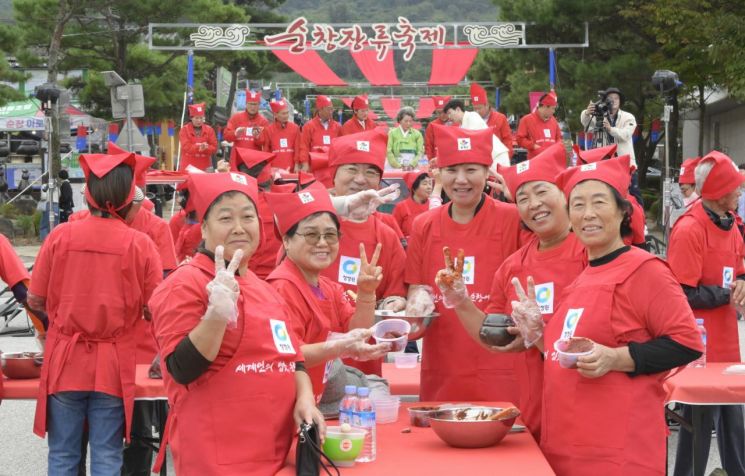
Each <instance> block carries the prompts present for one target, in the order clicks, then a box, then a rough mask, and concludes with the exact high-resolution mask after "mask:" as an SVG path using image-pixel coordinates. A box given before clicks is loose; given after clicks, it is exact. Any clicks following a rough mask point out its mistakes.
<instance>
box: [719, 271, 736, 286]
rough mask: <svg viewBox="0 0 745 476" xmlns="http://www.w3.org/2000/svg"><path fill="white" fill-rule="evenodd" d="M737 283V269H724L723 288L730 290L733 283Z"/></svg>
mask: <svg viewBox="0 0 745 476" xmlns="http://www.w3.org/2000/svg"><path fill="white" fill-rule="evenodd" d="M734 282H735V269H734V268H730V267H729V266H725V267H724V268H722V287H723V288H727V289H729V287H730V286H731V285H732V283H734Z"/></svg>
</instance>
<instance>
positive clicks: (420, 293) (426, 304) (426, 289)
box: [406, 285, 435, 316]
mask: <svg viewBox="0 0 745 476" xmlns="http://www.w3.org/2000/svg"><path fill="white" fill-rule="evenodd" d="M433 312H435V300H434V298H433V294H432V287H431V286H421V285H420V286H417V287H416V288H415V289H414V290H413V291H411V293H409V299H408V300H407V301H406V315H407V316H429V315H430V314H432V313H433Z"/></svg>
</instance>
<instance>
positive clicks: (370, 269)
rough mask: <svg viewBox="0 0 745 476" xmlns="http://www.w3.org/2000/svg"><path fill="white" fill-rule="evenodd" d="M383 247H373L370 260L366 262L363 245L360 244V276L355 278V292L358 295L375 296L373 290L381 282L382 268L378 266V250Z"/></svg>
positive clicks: (378, 245)
mask: <svg viewBox="0 0 745 476" xmlns="http://www.w3.org/2000/svg"><path fill="white" fill-rule="evenodd" d="M382 247H383V246H382V245H381V244H380V243H378V244H377V245H376V246H375V251H374V252H373V256H372V259H371V260H370V261H368V260H367V253H366V252H365V245H363V244H362V243H360V274H359V275H358V276H357V290H358V291H359V293H360V294H373V295H374V294H375V290H376V289H377V288H378V286H379V285H380V282H381V281H382V280H383V268H382V267H381V266H378V260H379V259H380V250H381V248H382Z"/></svg>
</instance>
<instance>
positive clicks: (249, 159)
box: [235, 147, 277, 169]
mask: <svg viewBox="0 0 745 476" xmlns="http://www.w3.org/2000/svg"><path fill="white" fill-rule="evenodd" d="M235 152H236V154H237V155H238V159H239V160H237V161H236V164H235V166H236V167H237V166H238V165H239V164H240V163H243V164H245V165H246V167H248V168H249V169H250V168H252V167H255V166H257V165H259V164H260V163H262V162H269V163H270V162H271V161H272V160H274V158H275V157H276V156H277V155H276V154H274V153H272V152H264V151H263V150H256V149H249V148H248V147H235Z"/></svg>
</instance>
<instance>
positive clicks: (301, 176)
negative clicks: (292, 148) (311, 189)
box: [297, 170, 316, 190]
mask: <svg viewBox="0 0 745 476" xmlns="http://www.w3.org/2000/svg"><path fill="white" fill-rule="evenodd" d="M315 182H316V176H315V175H313V174H309V173H307V172H303V171H302V170H301V171H299V172H298V173H297V183H298V184H299V185H300V189H301V190H302V189H304V188H305V187H307V186H308V185H310V184H312V183H315Z"/></svg>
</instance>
